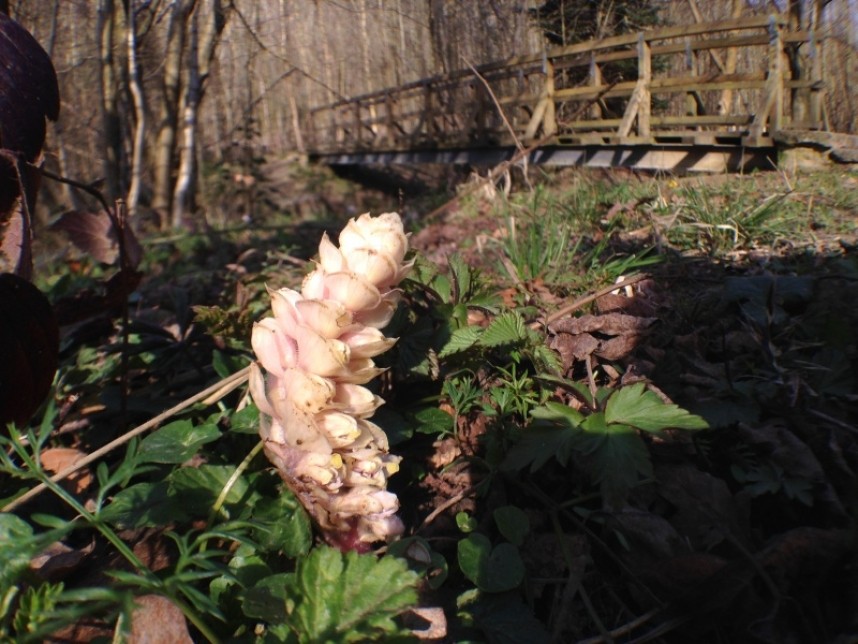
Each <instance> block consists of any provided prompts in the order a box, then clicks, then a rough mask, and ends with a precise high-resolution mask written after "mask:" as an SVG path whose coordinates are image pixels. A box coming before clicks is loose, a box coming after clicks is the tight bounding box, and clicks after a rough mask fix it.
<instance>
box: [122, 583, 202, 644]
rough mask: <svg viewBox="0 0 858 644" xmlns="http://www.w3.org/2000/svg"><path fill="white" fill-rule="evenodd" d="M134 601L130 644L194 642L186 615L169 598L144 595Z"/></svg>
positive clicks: (187, 643)
mask: <svg viewBox="0 0 858 644" xmlns="http://www.w3.org/2000/svg"><path fill="white" fill-rule="evenodd" d="M134 603H135V604H136V605H137V607H136V608H135V609H134V612H133V613H132V614H131V636H130V637H129V638H128V644H193V641H194V640H193V639H192V638H191V634H190V632H188V624H187V622H186V621H185V616H184V615H183V614H182V611H181V610H179V608H178V607H177V606H176V605H175V604H174V603H173V602H171V601H170V600H169V599H167V598H166V597H161V596H160V595H143V596H142V597H137V598H136V599H135V600H134Z"/></svg>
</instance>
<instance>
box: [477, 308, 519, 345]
mask: <svg viewBox="0 0 858 644" xmlns="http://www.w3.org/2000/svg"><path fill="white" fill-rule="evenodd" d="M526 338H527V327H526V326H525V324H524V320H523V319H522V317H521V316H520V315H519V314H518V313H515V312H513V311H507V312H506V313H502V314H501V315H499V316H498V317H496V318H495V319H494V320H492V322H491V324H489V326H488V327H486V330H485V331H484V332H483V335H482V337H481V338H480V346H483V347H499V346H502V345H504V344H513V343H515V342H521V341H522V340H525V339H526Z"/></svg>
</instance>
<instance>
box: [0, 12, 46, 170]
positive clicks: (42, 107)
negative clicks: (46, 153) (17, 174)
mask: <svg viewBox="0 0 858 644" xmlns="http://www.w3.org/2000/svg"><path fill="white" fill-rule="evenodd" d="M0 61H2V64H0V147H3V148H6V149H8V150H16V151H19V152H23V154H24V156H25V158H26V159H27V160H28V161H36V160H37V159H38V158H39V155H40V154H41V152H42V145H43V144H44V142H45V118H49V119H51V120H52V121H55V120H56V119H57V117H58V116H59V113H60V90H59V85H58V84H57V74H56V72H55V71H54V66H53V65H52V64H51V59H50V58H49V57H48V54H47V53H45V50H44V49H42V47H41V45H39V43H38V42H37V41H36V39H35V38H33V36H31V35H30V33H29V32H28V31H27V30H26V29H24V28H23V27H22V26H21V25H19V24H18V23H17V22H15V21H14V20H12V18H10V17H9V16H7V15H5V14H2V13H0Z"/></svg>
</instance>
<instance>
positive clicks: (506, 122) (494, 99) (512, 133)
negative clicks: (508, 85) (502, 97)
mask: <svg viewBox="0 0 858 644" xmlns="http://www.w3.org/2000/svg"><path fill="white" fill-rule="evenodd" d="M462 60H464V61H465V64H466V65H467V66H468V67H470V68H471V71H472V72H473V73H474V76H476V77H477V78H479V79H480V82H481V83H482V84H483V86H484V87H485V88H486V91H487V92H488V93H489V96H490V97H491V99H492V102H493V103H494V104H495V108H497V111H498V114H500V117H501V120H503V124H504V125H505V126H506V129H507V130H509V133H510V136H512V140H513V141H514V142H515V147H517V148H518V151H519V152H522V151H524V146H523V145H522V144H521V141H520V140H519V138H518V136H516V133H515V130H514V129H513V128H512V124H511V123H510V122H509V119H507V117H506V113H505V112H504V111H503V107H501V104H500V101H498V98H497V96H495V93H494V92H493V91H492V87H491V85H489V82H488V81H487V80H486V79H485V77H484V76H483V75H482V74H480V72H478V71H477V68H476V67H474V66H473V65H472V64H471V62H470V61H469V60H468V59H467V58H465V57H464V56H462Z"/></svg>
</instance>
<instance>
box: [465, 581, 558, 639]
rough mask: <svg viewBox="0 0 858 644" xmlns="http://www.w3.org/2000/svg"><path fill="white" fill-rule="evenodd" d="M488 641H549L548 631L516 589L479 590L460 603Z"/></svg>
mask: <svg viewBox="0 0 858 644" xmlns="http://www.w3.org/2000/svg"><path fill="white" fill-rule="evenodd" d="M462 608H463V609H464V610H467V611H469V612H470V613H471V616H472V617H473V620H474V625H475V626H476V627H477V628H479V629H480V630H481V631H482V632H483V634H484V635H485V636H486V639H487V640H488V642H489V643H490V644H523V643H526V644H549V642H551V635H550V634H549V633H548V631H547V630H546V629H545V625H544V624H543V623H542V622H541V621H539V620H538V619H537V618H536V616H535V615H534V614H533V611H531V610H530V608H528V606H527V605H526V604H525V603H524V602H522V601H521V598H520V597H519V594H518V593H501V594H497V595H486V594H481V595H479V597H478V598H477V600H476V601H475V602H473V603H471V604H470V605H469V604H465V605H464V606H462Z"/></svg>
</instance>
